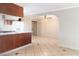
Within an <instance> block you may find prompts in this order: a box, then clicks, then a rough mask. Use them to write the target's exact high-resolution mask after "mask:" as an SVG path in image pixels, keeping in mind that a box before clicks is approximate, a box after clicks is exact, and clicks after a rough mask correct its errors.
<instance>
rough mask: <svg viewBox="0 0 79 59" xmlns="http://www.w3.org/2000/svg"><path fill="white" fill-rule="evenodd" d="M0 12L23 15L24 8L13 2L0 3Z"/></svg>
mask: <svg viewBox="0 0 79 59" xmlns="http://www.w3.org/2000/svg"><path fill="white" fill-rule="evenodd" d="M0 13H4V14H9V15H14V16H19V17H23V8H22V7H21V6H18V5H15V4H13V3H0Z"/></svg>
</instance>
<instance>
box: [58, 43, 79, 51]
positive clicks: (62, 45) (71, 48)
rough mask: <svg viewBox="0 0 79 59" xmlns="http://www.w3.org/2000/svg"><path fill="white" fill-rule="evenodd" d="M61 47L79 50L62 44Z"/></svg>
mask: <svg viewBox="0 0 79 59" xmlns="http://www.w3.org/2000/svg"><path fill="white" fill-rule="evenodd" d="M59 46H60V47H64V48H69V49H73V50H79V48H77V47H72V46H70V45H64V44H60V45H59Z"/></svg>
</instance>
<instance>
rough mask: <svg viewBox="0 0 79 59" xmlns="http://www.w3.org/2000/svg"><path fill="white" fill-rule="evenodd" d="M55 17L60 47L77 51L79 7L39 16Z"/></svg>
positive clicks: (78, 44)
mask: <svg viewBox="0 0 79 59" xmlns="http://www.w3.org/2000/svg"><path fill="white" fill-rule="evenodd" d="M50 14H51V15H56V16H57V17H58V20H59V28H60V29H59V37H60V38H59V43H60V46H63V47H67V48H71V49H76V50H79V7H75V8H70V9H63V10H59V11H53V12H48V13H42V14H39V15H50Z"/></svg>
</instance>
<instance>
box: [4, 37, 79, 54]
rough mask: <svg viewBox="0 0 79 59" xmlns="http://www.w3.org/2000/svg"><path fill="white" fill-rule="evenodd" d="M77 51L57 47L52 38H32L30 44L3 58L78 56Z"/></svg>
mask: <svg viewBox="0 0 79 59" xmlns="http://www.w3.org/2000/svg"><path fill="white" fill-rule="evenodd" d="M78 55H79V51H76V50H72V49H68V48H63V47H59V46H58V41H57V40H56V39H52V38H46V37H38V36H33V38H32V43H31V44H30V45H29V46H27V47H25V48H23V49H20V50H18V51H15V52H12V53H8V54H6V55H5V56H78Z"/></svg>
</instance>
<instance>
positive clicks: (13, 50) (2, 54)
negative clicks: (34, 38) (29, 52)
mask: <svg viewBox="0 0 79 59" xmlns="http://www.w3.org/2000/svg"><path fill="white" fill-rule="evenodd" d="M29 45H31V44H27V45H24V46H22V47H18V48H15V49H12V50H10V51H7V52H4V53H1V54H0V56H4V55H6V54H8V53H11V52H15V51H17V50H20V49H23V48H25V47H27V46H29Z"/></svg>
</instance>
